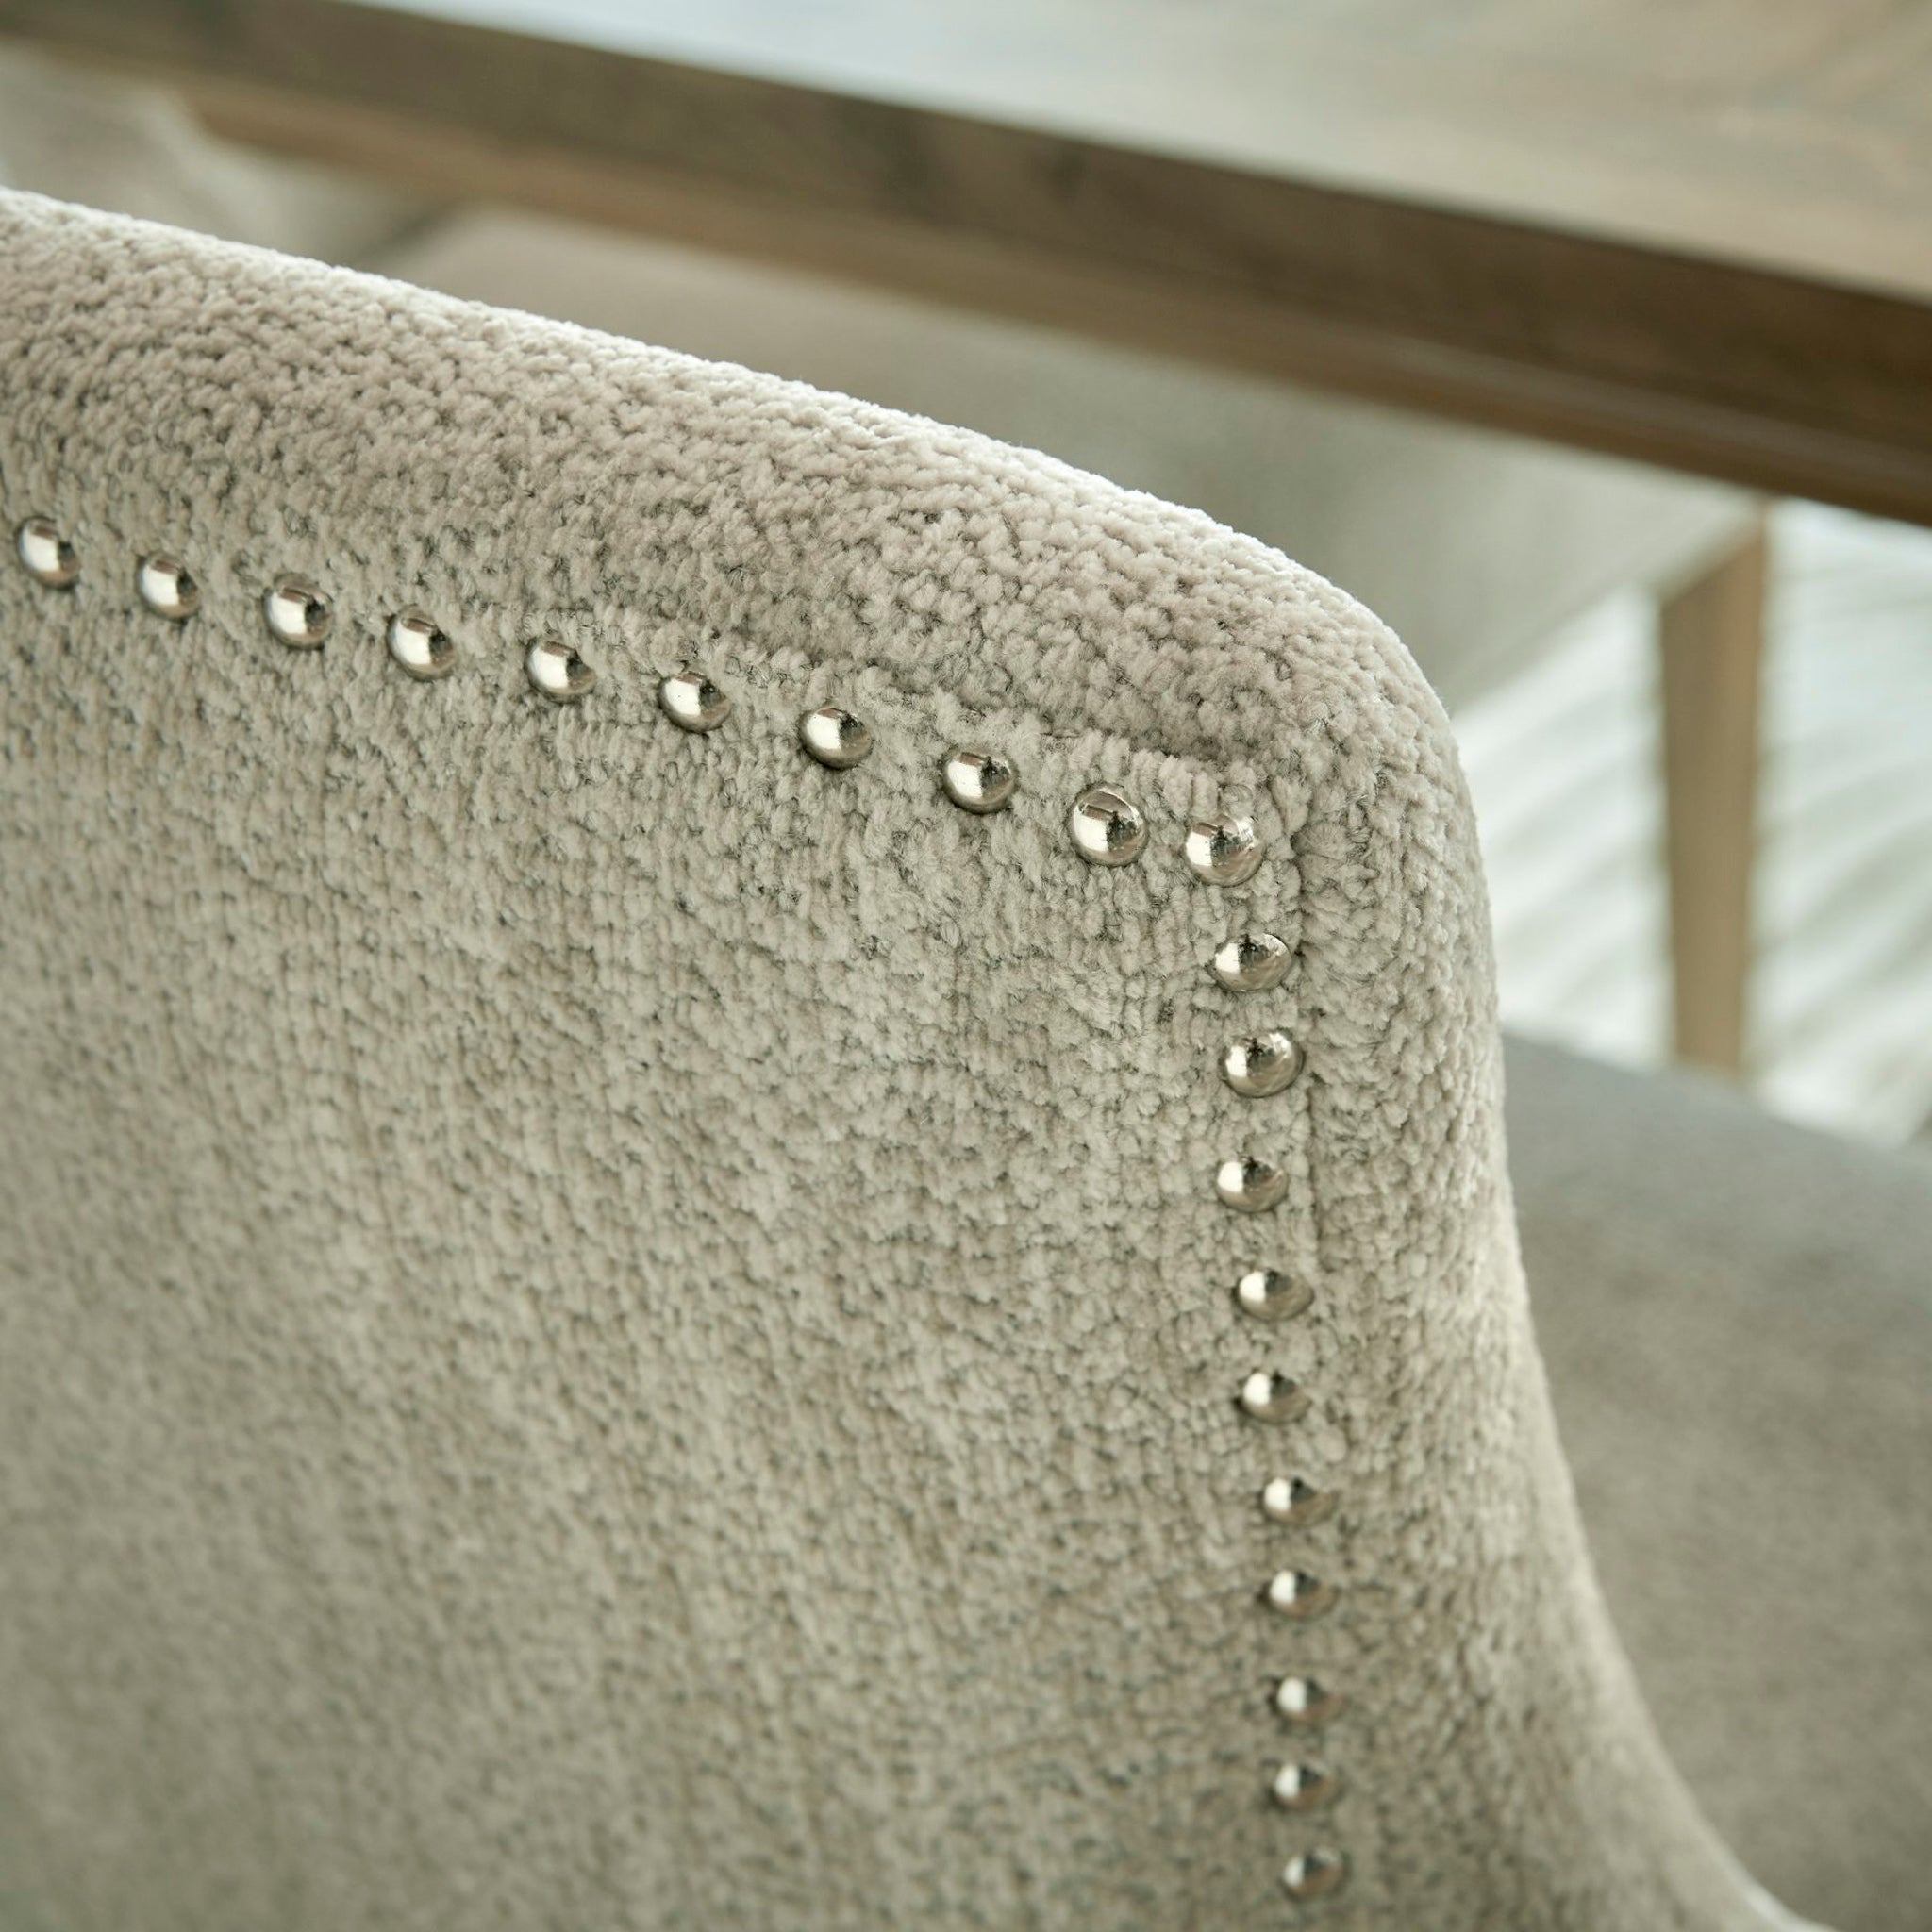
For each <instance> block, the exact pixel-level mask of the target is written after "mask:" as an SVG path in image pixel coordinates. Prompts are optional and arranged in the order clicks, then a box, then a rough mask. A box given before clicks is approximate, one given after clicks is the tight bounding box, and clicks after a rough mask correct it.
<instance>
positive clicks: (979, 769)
mask: <svg viewBox="0 0 1932 1932" xmlns="http://www.w3.org/2000/svg"><path fill="white" fill-rule="evenodd" d="M15 548H16V551H17V553H18V555H19V558H20V560H21V562H22V564H23V565H24V566H25V569H26V570H27V572H28V573H29V574H30V575H32V576H33V577H34V578H35V579H36V580H38V581H39V582H41V583H42V584H44V585H47V586H48V587H50V588H52V589H56V590H65V589H68V588H70V587H72V586H73V585H74V584H75V582H76V581H77V580H78V578H79V575H80V563H79V558H78V556H77V554H76V552H75V548H74V545H73V544H72V543H71V542H69V541H67V540H66V538H64V537H63V536H62V535H61V534H60V532H59V531H58V528H56V526H55V525H53V524H52V523H51V522H49V521H48V520H47V519H46V518H43V517H32V518H29V519H28V520H27V521H26V522H25V523H24V524H23V525H21V526H20V529H19V531H18V533H17V535H16V538H15ZM135 588H136V591H137V592H138V594H139V595H140V597H141V599H142V603H143V604H145V605H146V606H147V608H149V609H150V610H152V611H154V612H155V614H156V615H157V616H159V617H164V618H167V619H169V620H170V621H172V622H175V623H185V622H186V621H187V619H189V618H190V617H192V615H193V614H194V612H195V611H196V610H197V609H198V608H200V604H201V591H200V588H199V586H198V585H197V584H196V582H195V580H194V577H193V575H192V572H191V571H190V570H189V569H188V567H187V566H186V565H185V564H184V563H182V562H181V561H180V560H179V559H178V558H172V557H168V556H165V555H159V554H157V555H153V556H149V557H145V558H142V559H141V561H140V563H139V565H138V566H137V568H136V572H135ZM262 609H263V617H264V621H265V622H266V624H267V625H268V628H269V631H270V633H271V634H272V635H273V636H274V637H275V639H277V640H278V641H280V642H282V643H283V644H286V645H288V646H290V647H291V649H300V650H316V649H319V648H320V647H321V646H322V645H323V644H324V643H325V641H327V638H328V636H329V633H330V630H331V629H332V627H333V624H334V612H333V609H332V608H331V606H330V603H329V600H328V598H327V597H326V596H325V594H324V593H323V592H322V591H321V590H320V589H319V588H318V587H317V586H315V585H314V584H313V583H311V582H309V581H308V579H306V578H303V577H298V576H292V575H283V576H279V577H277V578H276V579H275V582H274V584H273V585H272V586H271V587H270V589H269V591H268V592H267V594H266V596H265V597H264V598H263V605H262ZM387 641H388V645H389V650H390V655H391V657H392V658H394V659H395V661H396V663H397V664H398V665H400V666H401V668H402V669H403V670H404V671H406V672H408V674H409V675H410V676H412V677H416V678H420V679H424V680H429V679H435V678H440V677H444V676H447V675H449V674H450V673H451V672H452V671H453V670H455V668H456V661H457V650H456V645H455V642H454V641H453V640H452V639H451V638H450V637H449V636H448V634H447V633H446V632H445V631H444V630H443V629H442V628H441V626H440V625H438V624H437V623H436V622H435V621H434V620H433V619H432V618H430V617H429V616H428V615H427V614H426V613H425V612H424V611H422V610H420V609H417V608H407V609H404V610H401V611H398V612H397V613H396V614H395V615H394V616H392V617H391V620H390V623H389V625H388V630H387ZM525 673H526V675H527V676H528V678H529V680H530V683H531V684H532V685H533V686H534V687H535V688H536V689H537V690H538V691H541V692H542V693H543V694H544V695H545V696H546V697H549V698H552V699H554V700H556V701H557V702H558V703H571V702H574V701H575V700H577V699H579V698H582V697H584V696H586V695H587V694H588V693H589V692H590V691H591V688H592V686H593V685H594V683H595V681H596V675H595V673H594V672H593V671H592V670H591V667H590V666H589V665H588V664H587V663H585V662H584V660H583V658H581V657H580V656H579V655H578V653H577V652H576V651H575V650H574V649H573V648H572V647H571V646H570V645H569V644H567V643H565V642H564V641H562V640H561V639H557V638H547V639H544V640H542V641H540V642H538V643H535V644H532V645H531V646H530V648H529V650H528V652H527V653H526V655H525ZM658 702H659V704H660V705H661V707H662V708H663V709H664V711H665V713H666V715H667V716H668V717H669V718H670V719H671V720H672V721H673V723H675V724H678V725H680V726H682V727H683V728H684V729H685V730H687V731H696V732H706V731H714V730H716V729H717V728H718V727H719V726H720V725H722V724H724V722H725V720H726V719H727V718H728V717H729V716H730V715H731V709H732V703H731V698H730V696H729V695H728V694H727V693H726V692H724V691H721V690H720V689H719V688H718V686H717V685H715V684H714V683H712V681H711V680H710V679H709V678H708V676H707V675H705V674H704V673H703V672H701V671H697V670H694V669H686V670H683V671H679V672H675V673H674V674H673V675H671V676H669V677H667V678H665V679H664V680H663V682H662V684H661V685H660V686H659V688H658ZM799 738H800V741H801V742H802V743H803V744H804V746H805V749H806V750H807V751H808V752H809V753H810V754H811V756H812V757H813V758H816V759H818V761H819V762H820V763H821V764H824V765H826V766H828V767H830V768H831V769H833V770H841V771H842V770H849V769H850V768H851V767H853V766H855V765H858V764H859V763H861V762H862V761H863V760H864V759H865V758H867V756H868V755H869V754H870V753H871V751H872V749H873V744H874V738H873V733H872V729H871V727H870V726H869V725H868V724H865V722H864V721H863V720H862V719H859V718H857V717H855V716H854V715H853V714H852V713H851V712H849V711H844V710H841V709H839V708H837V707H835V706H824V707H822V708H819V709H816V710H812V711H808V712H807V713H806V714H805V715H804V716H803V717H802V718H801V719H800V720H799ZM941 780H942V782H943V784H944V787H945V790H946V793H947V795H948V797H950V798H951V799H952V800H953V802H954V803H955V804H957V805H958V806H959V807H961V808H963V809H965V810H967V811H971V812H978V813H985V812H994V811H998V810H1000V809H1002V808H1004V807H1005V806H1007V805H1008V803H1010V801H1011V799H1012V797H1013V794H1014V792H1015V791H1016V790H1017V789H1018V776H1017V774H1016V773H1015V772H1014V770H1013V768H1012V766H1011V765H1010V764H1009V763H1008V761H1007V760H1006V759H1004V758H1001V757H1000V756H999V755H998V754H996V753H992V752H988V751H980V750H973V749H965V748H961V749H957V750H954V751H952V752H949V753H948V754H947V756H946V758H945V759H944V760H943V762H942V764H941ZM1069 829H1070V831H1071V833H1072V836H1073V840H1074V847H1075V849H1076V850H1077V851H1078V852H1079V853H1080V855H1081V856H1082V857H1083V858H1086V859H1088V860H1089V861H1091V863H1093V864H1095V865H1103V866H1116V865H1125V864H1129V863H1131V862H1132V861H1134V860H1135V859H1138V858H1140V857H1141V854H1142V853H1143V852H1144V851H1145V850H1146V847H1147V838H1148V832H1147V822H1146V819H1145V817H1144V816H1143V815H1142V813H1141V810H1140V808H1139V807H1138V806H1136V805H1135V804H1134V802H1133V801H1132V800H1131V799H1130V798H1128V797H1127V796H1126V795H1125V794H1124V792H1122V791H1118V790H1116V789H1115V788H1113V787H1111V786H1095V787H1093V788H1092V789H1091V790H1090V791H1085V792H1083V793H1082V794H1081V795H1080V797H1079V798H1077V799H1076V800H1075V801H1074V808H1073V811H1072V814H1071V818H1070V821H1069ZM1182 853H1183V857H1184V858H1186V860H1187V863H1188V865H1189V867H1190V869H1191V871H1192V872H1194V873H1195V874H1196V875H1197V876H1199V877H1201V878H1203V879H1206V880H1208V881H1209V882H1210V883H1212V884H1216V885H1240V884H1241V883H1243V882H1245V881H1246V880H1247V879H1249V878H1251V877H1253V876H1254V874H1255V872H1256V871H1257V868H1258V867H1259V865H1260V863H1261V859H1262V857H1263V849H1262V845H1261V841H1260V840H1259V839H1258V837H1257V835H1256V832H1255V829H1254V826H1253V825H1252V824H1249V823H1248V821H1246V820H1245V819H1238V818H1222V819H1211V820H1200V821H1197V822H1196V823H1194V824H1192V825H1191V827H1190V828H1189V831H1188V835H1187V838H1186V841H1185V842H1184V844H1183V847H1182ZM1290 958H1291V956H1290V953H1289V949H1288V947H1287V945H1286V944H1285V943H1284V942H1283V941H1281V940H1279V939H1277V938H1276V937H1275V936H1274V934H1272V933H1244V934H1242V935H1241V936H1239V937H1237V938H1235V939H1231V940H1229V941H1227V942H1226V943H1225V944H1224V946H1222V947H1221V948H1220V949H1219V951H1217V952H1216V954H1215V956H1214V959H1213V962H1212V970H1213V973H1214V976H1215V978H1216V979H1217V980H1218V981H1219V982H1220V983H1221V984H1222V985H1223V986H1224V987H1225V988H1227V989H1228V990H1229V991H1237V992H1257V991H1268V990H1270V989H1272V988H1274V987H1275V986H1278V985H1279V984H1280V983H1281V981H1282V979H1283V977H1284V976H1285V975H1286V974H1287V972H1288V968H1289V964H1290ZM1301 1066H1302V1056H1301V1053H1300V1050H1299V1049H1298V1048H1297V1047H1296V1046H1295V1044H1294V1042H1293V1041H1291V1039H1290V1038H1289V1037H1288V1035H1287V1034H1285V1033H1283V1032H1281V1031H1279V1030H1276V1029H1270V1030H1268V1031H1266V1032H1262V1033H1257V1034H1255V1035H1252V1036H1250V1037H1248V1038H1245V1039H1241V1040H1237V1041H1234V1042H1232V1043H1231V1044H1230V1045H1229V1046H1228V1047H1227V1048H1226V1050H1225V1051H1224V1054H1223V1056H1222V1067H1221V1072H1222V1077H1223V1078H1224V1080H1225V1081H1226V1083H1227V1085H1228V1086H1229V1087H1230V1088H1232V1089H1233V1090H1234V1091H1235V1092H1237V1093H1239V1094H1241V1096H1242V1097H1243V1098H1246V1099H1265V1098H1267V1097H1269V1096H1272V1095H1274V1094H1277V1093H1280V1092H1283V1091H1286V1089H1287V1088H1288V1087H1289V1086H1290V1085H1291V1083H1292V1081H1293V1080H1294V1078H1295V1076H1296V1074H1298V1073H1299V1072H1300V1071H1301ZM1288 1187H1289V1181H1288V1176H1287V1174H1285V1173H1283V1172H1282V1171H1281V1170H1280V1169H1278V1168H1276V1167H1275V1166H1274V1165H1273V1164H1272V1163H1270V1162H1268V1161H1266V1160H1263V1159H1260V1158H1256V1157H1252V1156H1241V1157H1238V1158H1233V1159H1230V1160H1226V1161H1224V1162H1223V1163H1222V1165H1221V1167H1220V1169H1219V1170H1218V1172H1217V1174H1216V1176H1215V1188H1216V1191H1217V1193H1218V1194H1219V1196H1220V1198H1221V1199H1222V1201H1223V1202H1224V1203H1225V1204H1226V1205H1227V1206H1228V1207H1230V1208H1237V1209H1240V1210H1241V1211H1242V1212H1244V1213H1251V1214H1258V1213H1264V1212H1266V1211H1267V1210H1268V1209H1270V1208H1274V1207H1276V1206H1278V1205H1279V1203H1280V1202H1281V1200H1282V1199H1283V1198H1284V1196H1285V1195H1286V1194H1287V1191H1288ZM1236 1297H1237V1300H1238V1302H1239V1304H1240V1306H1241V1308H1242V1310H1243V1311H1244V1312H1245V1313H1247V1314H1249V1315H1251V1316H1254V1317H1256V1318H1257V1319H1258V1320H1263V1321H1276V1320H1281V1319H1285V1318H1287V1317H1289V1316H1292V1315H1296V1314H1299V1313H1300V1312H1302V1310H1304V1309H1305V1308H1306V1307H1307V1306H1308V1305H1309V1302H1310V1300H1311V1299H1312V1295H1311V1291H1309V1290H1308V1289H1307V1287H1306V1285H1303V1284H1296V1283H1293V1282H1291V1281H1290V1280H1289V1279H1288V1278H1287V1277H1286V1276H1284V1275H1282V1274H1279V1273H1277V1272H1276V1271H1275V1270H1274V1269H1256V1270H1252V1271H1250V1272H1249V1273H1248V1274H1244V1275H1242V1277H1241V1281H1240V1283H1239V1284H1238V1286H1237V1288H1236ZM1240 1402H1241V1409H1242V1411H1243V1412H1244V1413H1245V1414H1246V1415H1248V1416H1249V1417H1251V1418H1252V1419H1254V1420H1255V1421H1257V1422H1262V1423H1273V1424H1281V1423H1288V1422H1291V1421H1293V1420H1294V1419H1295V1418H1296V1417H1298V1416H1300V1415H1301V1414H1303V1413H1304V1412H1305V1411H1306V1410H1307V1406H1308V1398H1307V1394H1306V1393H1305V1392H1304V1391H1301V1390H1300V1389H1298V1388H1297V1387H1296V1385H1295V1384H1294V1383H1293V1382H1292V1381H1291V1380H1290V1379H1289V1378H1288V1377H1286V1376H1282V1375H1277V1374H1272V1373H1270V1372H1268V1371H1265V1370H1261V1371H1257V1372H1256V1373H1255V1374H1252V1375H1250V1376H1249V1377H1248V1378H1247V1380H1246V1381H1245V1382H1244V1383H1243V1384H1242V1386H1241V1397H1240ZM1332 1502H1333V1499H1332V1498H1331V1497H1329V1496H1326V1495H1324V1494H1323V1493H1322V1492H1321V1491H1316V1490H1315V1489H1313V1488H1312V1487H1311V1486H1310V1485H1308V1484H1307V1483H1306V1482H1304V1481H1303V1480H1302V1479H1301V1478H1300V1477H1298V1476H1297V1477H1287V1476H1277V1477H1274V1478H1273V1479H1272V1480H1270V1481H1269V1482H1268V1483H1267V1484H1266V1485H1265V1487H1264V1488H1263V1490H1262V1491H1261V1507H1262V1510H1263V1512H1264V1513H1265V1514H1266V1515H1267V1516H1268V1518H1269V1519H1270V1521H1272V1522H1275V1523H1280V1524H1295V1525H1297V1526H1302V1525H1306V1524H1310V1523H1313V1522H1315V1521H1317V1520H1319V1519H1320V1518H1321V1517H1322V1516H1324V1515H1325V1514H1326V1513H1327V1512H1328V1510H1329V1508H1330V1507H1332ZM1263 1601H1264V1602H1265V1603H1266V1604H1267V1605H1268V1606H1269V1607H1270V1608H1271V1609H1273V1610H1274V1611H1276V1612H1278V1613H1279V1614H1281V1615H1284V1616H1289V1617H1293V1618H1297V1619H1302V1618H1307V1617H1312V1616H1316V1615H1319V1614H1320V1613H1321V1612H1322V1611H1324V1610H1325V1609H1326V1608H1328V1607H1329V1606H1330V1605H1331V1604H1332V1603H1333V1601H1334V1592H1333V1591H1331V1590H1329V1589H1328V1588H1327V1586H1325V1585H1324V1584H1321V1583H1319V1582H1317V1581H1316V1580H1315V1579H1314V1578H1312V1577H1310V1576H1308V1575H1307V1574H1305V1573H1303V1572H1300V1571H1296V1570H1283V1571H1281V1572H1279V1573H1277V1574H1276V1575H1275V1576H1274V1578H1273V1579H1271V1581H1270V1582H1269V1584H1268V1586H1267V1589H1266V1590H1265V1591H1264V1592H1263ZM1274 1706H1275V1708H1276V1710H1277V1711H1278V1712H1279V1714H1280V1715H1281V1716H1282V1717H1283V1718H1284V1719H1286V1720H1287V1721H1288V1722H1289V1723H1290V1724H1292V1725H1295V1726H1297V1727H1298V1728H1304V1729H1315V1728H1319V1727H1320V1726H1322V1725H1323V1724H1326V1723H1327V1721H1328V1720H1329V1719H1330V1718H1331V1717H1333V1716H1334V1715H1335V1714H1336V1712H1337V1711H1338V1710H1339V1709H1340V1708H1341V1698H1340V1697H1339V1696H1337V1695H1335V1694H1333V1693H1331V1692H1329V1691H1324V1689H1323V1688H1322V1687H1321V1686H1320V1685H1319V1684H1316V1683H1315V1682H1313V1681H1312V1680H1311V1679H1308V1678H1306V1677H1294V1676H1291V1677H1286V1678H1283V1679H1282V1680H1281V1682H1280V1684H1279V1685H1278V1686H1277V1687H1276V1691H1275V1693H1274ZM1272 1790H1273V1793H1274V1799H1275V1802H1276V1803H1277V1804H1279V1805H1281V1806H1282V1807H1284V1808H1285V1809H1287V1810H1290V1811H1294V1812H1309V1811H1315V1810H1319V1809H1321V1808H1323V1807H1325V1806H1326V1805H1328V1804H1329V1803H1331V1802H1332V1801H1333V1799H1334V1798H1335V1796H1336V1794H1337V1792H1338V1790H1339V1784H1338V1781H1337V1780H1336V1779H1335V1778H1334V1777H1333V1776H1331V1775H1330V1774H1327V1773H1325V1772H1324V1771H1322V1770H1320V1769H1318V1768H1316V1767H1314V1766H1311V1765H1307V1764H1303V1763H1299V1762H1290V1763H1286V1764H1283V1765H1282V1766H1281V1767H1280V1769H1279V1770H1278V1771H1277V1772H1276V1774H1275V1775H1274V1780H1273V1783H1272ZM1347 1871H1348V1867H1347V1861H1346V1860H1345V1859H1344V1858H1342V1857H1341V1856H1340V1855H1339V1854H1336V1853H1332V1852H1325V1851H1313V1852H1308V1853H1306V1854H1303V1855H1301V1856H1299V1857H1295V1858H1292V1859H1291V1860H1290V1862H1289V1864H1288V1865H1287V1867H1286V1868H1285V1869H1284V1871H1283V1873H1282V1884H1283V1886H1284V1888H1285V1889H1286V1890H1287V1891H1288V1893H1289V1895H1290V1896H1291V1897H1292V1898H1295V1899H1297V1900H1313V1899H1316V1898H1321V1897H1325V1896H1327V1895H1329V1894H1330V1893H1332V1892H1334V1891H1335V1890H1339V1889H1340V1887H1341V1884H1342V1883H1343V1882H1344V1880H1345V1879H1346V1876H1347Z"/></svg>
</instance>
